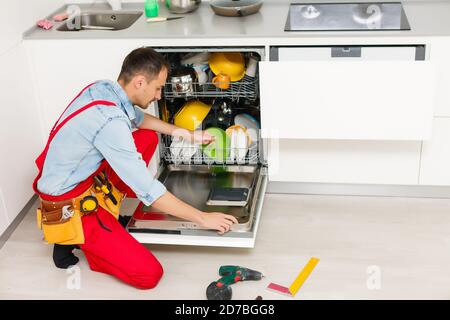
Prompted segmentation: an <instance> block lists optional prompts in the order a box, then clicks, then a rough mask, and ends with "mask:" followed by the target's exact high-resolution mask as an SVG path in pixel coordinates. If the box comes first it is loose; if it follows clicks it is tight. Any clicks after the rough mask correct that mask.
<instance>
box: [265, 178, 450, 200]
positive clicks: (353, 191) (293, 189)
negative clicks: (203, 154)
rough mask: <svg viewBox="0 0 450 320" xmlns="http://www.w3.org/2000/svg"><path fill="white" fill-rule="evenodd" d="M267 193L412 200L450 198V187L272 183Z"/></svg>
mask: <svg viewBox="0 0 450 320" xmlns="http://www.w3.org/2000/svg"><path fill="white" fill-rule="evenodd" d="M267 193H285V194H311V195H312V194H314V195H342V196H377V197H407V198H409V197H411V198H450V186H406V185H398V186H397V185H373V184H338V183H336V184H333V183H305V182H278V181H271V182H269V184H268V186H267Z"/></svg>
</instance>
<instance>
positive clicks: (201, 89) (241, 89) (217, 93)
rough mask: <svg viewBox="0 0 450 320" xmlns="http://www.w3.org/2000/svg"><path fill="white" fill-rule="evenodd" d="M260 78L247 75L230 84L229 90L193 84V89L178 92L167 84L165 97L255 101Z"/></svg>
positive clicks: (210, 84)
mask: <svg viewBox="0 0 450 320" xmlns="http://www.w3.org/2000/svg"><path fill="white" fill-rule="evenodd" d="M258 92H259V78H258V75H256V76H255V77H249V76H247V75H245V76H244V78H242V80H241V81H235V82H230V87H229V88H228V89H220V88H217V87H216V86H215V85H214V83H213V82H205V83H203V84H201V83H199V82H193V83H192V88H191V89H190V90H186V91H177V90H176V89H174V85H173V84H172V83H170V82H167V83H166V84H165V85H164V97H165V98H166V99H175V98H189V99H191V98H229V99H231V100H232V101H239V99H241V98H244V99H248V100H250V101H255V100H256V99H257V98H258V96H259V95H258Z"/></svg>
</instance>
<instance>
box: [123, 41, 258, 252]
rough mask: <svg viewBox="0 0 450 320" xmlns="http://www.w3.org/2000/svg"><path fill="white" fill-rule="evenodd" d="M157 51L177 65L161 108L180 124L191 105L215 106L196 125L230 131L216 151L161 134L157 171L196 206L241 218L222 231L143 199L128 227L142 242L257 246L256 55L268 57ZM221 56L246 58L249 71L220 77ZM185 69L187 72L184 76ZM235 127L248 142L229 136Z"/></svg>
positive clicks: (228, 51)
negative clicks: (218, 62)
mask: <svg viewBox="0 0 450 320" xmlns="http://www.w3.org/2000/svg"><path fill="white" fill-rule="evenodd" d="M156 50H157V51H158V52H160V53H162V54H163V55H164V56H165V58H166V59H167V60H168V61H169V63H170V65H171V71H170V73H169V76H168V80H167V83H166V85H165V87H164V90H163V95H162V99H161V100H160V101H158V103H157V106H155V113H156V114H157V115H158V116H159V117H160V118H161V119H163V120H164V121H167V122H169V123H174V124H175V125H178V124H177V116H178V115H179V114H180V112H181V110H183V108H184V107H185V106H186V105H187V104H192V103H196V104H199V105H200V106H202V107H203V106H207V107H208V108H210V109H208V110H209V111H208V113H207V115H206V117H205V118H204V119H203V120H202V121H201V123H200V125H199V127H197V129H202V130H208V129H210V130H219V129H221V130H223V132H224V133H225V134H226V135H225V140H224V141H225V143H224V144H223V145H219V144H217V145H215V149H214V150H212V151H213V152H212V151H211V150H209V152H207V151H208V150H207V148H205V146H188V147H187V148H188V149H187V151H186V146H185V145H182V144H181V145H180V144H176V143H175V142H174V138H173V137H171V136H165V135H161V136H160V139H159V145H158V148H157V151H156V152H155V153H157V156H158V159H159V161H158V165H157V167H158V170H157V173H156V178H157V179H159V180H160V181H161V182H162V183H163V184H164V185H165V186H166V188H167V190H168V191H170V192H171V193H173V194H174V195H175V196H176V197H178V198H180V199H181V200H183V201H185V202H187V203H188V204H190V205H192V206H194V207H196V208H197V209H199V210H201V211H205V212H223V213H226V214H230V215H233V216H234V217H236V219H237V220H238V222H239V223H238V224H234V225H233V226H232V227H231V230H230V231H229V232H227V233H225V234H224V235H219V234H218V233H217V232H216V231H214V230H206V229H202V228H201V227H200V226H198V225H196V224H195V223H193V222H190V221H185V220H181V219H179V218H177V217H175V216H172V215H170V214H165V213H161V212H158V211H157V210H156V209H154V208H152V206H145V205H144V204H142V203H139V205H138V207H137V208H136V211H135V212H134V214H133V217H132V219H131V220H130V222H129V223H128V226H127V229H128V231H129V232H130V234H132V235H133V236H134V237H135V238H136V239H137V240H138V241H140V242H142V243H161V244H178V245H201V246H221V247H247V248H251V247H254V245H255V239H256V234H257V230H258V224H259V220H260V215H261V210H262V205H263V200H264V195H265V192H266V185H267V165H266V160H265V156H264V148H263V142H262V139H261V134H260V125H259V123H260V105H259V74H258V62H259V61H262V60H263V59H264V48H263V47H255V48H229V47H226V48H159V49H156ZM219 55H226V56H227V57H230V56H231V55H233V56H235V57H236V56H237V57H238V58H239V59H242V62H243V66H244V71H245V74H244V73H242V74H241V76H239V77H236V78H235V79H233V77H230V78H228V79H227V78H225V79H226V80H220V81H219V83H217V82H218V81H217V79H216V78H217V77H218V74H219V73H220V74H222V73H223V72H222V71H220V72H218V70H216V69H217V67H216V65H213V62H212V61H213V59H214V58H213V57H217V56H219ZM208 61H209V62H210V63H208ZM213 69H214V70H213ZM250 69H251V71H250ZM180 70H182V71H183V72H185V73H184V74H182V76H180ZM186 70H188V71H189V72H188V73H186ZM192 71H195V72H192ZM236 79H238V80H236ZM211 128H214V129H211ZM217 128H219V129H217ZM234 129H238V130H245V132H246V136H247V137H248V140H246V141H248V143H246V144H245V146H243V145H242V144H239V145H237V142H236V141H237V140H233V141H232V142H231V144H229V143H228V142H229V141H230V137H229V136H228V135H229V133H230V132H231V133H232V131H233V130H234ZM229 130H231V131H229ZM232 134H233V133H232ZM233 142H236V145H233ZM189 148H192V150H189ZM181 149H182V150H181ZM186 153H187V154H188V155H187V156H186ZM181 154H183V155H182V156H180V155H181Z"/></svg>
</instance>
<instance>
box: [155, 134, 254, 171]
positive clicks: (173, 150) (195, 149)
mask: <svg viewBox="0 0 450 320" xmlns="http://www.w3.org/2000/svg"><path fill="white" fill-rule="evenodd" d="M161 140H162V142H163V143H162V144H160V148H161V149H160V152H161V155H162V157H163V158H164V160H166V161H167V162H169V163H171V164H174V165H181V164H187V165H199V164H207V165H223V166H227V165H247V164H258V162H259V148H258V143H259V141H255V142H253V143H252V144H251V145H250V146H249V147H248V148H246V149H242V148H234V153H235V154H239V153H240V152H241V156H240V157H236V158H234V159H232V158H231V155H232V151H231V148H226V149H217V150H216V152H217V151H219V153H221V152H223V154H225V155H228V157H224V159H223V160H222V159H217V158H210V157H208V156H207V155H206V154H204V153H203V151H202V149H201V146H200V145H198V146H192V149H191V150H190V151H191V152H190V153H189V152H188V154H193V155H192V156H191V157H188V156H186V157H184V156H183V155H181V156H180V154H182V152H181V149H183V148H182V147H174V146H172V147H171V144H172V137H171V136H166V135H162V136H161ZM184 148H186V147H184ZM244 154H245V156H243V155H244Z"/></svg>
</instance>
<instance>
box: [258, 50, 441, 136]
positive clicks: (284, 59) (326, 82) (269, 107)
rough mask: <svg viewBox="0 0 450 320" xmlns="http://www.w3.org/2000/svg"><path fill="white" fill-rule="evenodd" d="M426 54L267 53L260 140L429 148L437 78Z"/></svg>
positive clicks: (262, 80) (263, 66)
mask: <svg viewBox="0 0 450 320" xmlns="http://www.w3.org/2000/svg"><path fill="white" fill-rule="evenodd" d="M423 50H424V49H423V46H417V47H416V46H399V47H395V46H391V47H386V46H378V47H272V48H271V61H262V62H260V92H261V127H262V129H263V130H262V136H263V138H285V139H333V140H339V139H342V140H410V141H411V140H427V139H429V138H430V137H431V131H432V130H431V129H432V119H433V109H434V96H435V87H436V85H435V83H436V80H435V79H436V74H437V73H436V71H435V69H434V66H433V64H432V62H431V61H429V60H424V51H423Z"/></svg>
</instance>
